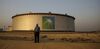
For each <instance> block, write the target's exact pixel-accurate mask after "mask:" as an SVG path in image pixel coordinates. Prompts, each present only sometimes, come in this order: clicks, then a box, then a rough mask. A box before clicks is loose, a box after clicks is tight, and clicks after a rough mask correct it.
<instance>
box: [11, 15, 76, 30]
mask: <svg viewBox="0 0 100 49" xmlns="http://www.w3.org/2000/svg"><path fill="white" fill-rule="evenodd" d="M43 16H52V17H55V29H54V30H68V31H74V30H75V29H74V19H72V18H69V17H65V16H56V15H23V16H18V17H15V18H13V19H12V29H13V30H34V28H35V25H36V24H39V26H40V29H41V30H45V29H43V28H42V17H43Z"/></svg>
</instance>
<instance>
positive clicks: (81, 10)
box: [0, 0, 100, 31]
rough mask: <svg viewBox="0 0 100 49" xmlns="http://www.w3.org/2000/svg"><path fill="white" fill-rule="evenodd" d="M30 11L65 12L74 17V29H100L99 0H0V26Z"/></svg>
mask: <svg viewBox="0 0 100 49" xmlns="http://www.w3.org/2000/svg"><path fill="white" fill-rule="evenodd" d="M30 11H32V12H49V11H51V12H53V13H62V14H65V13H67V14H68V15H71V16H74V17H75V18H76V19H75V30H76V31H100V0H0V27H3V26H7V25H9V24H10V23H11V17H12V16H13V15H16V14H21V13H26V12H30Z"/></svg>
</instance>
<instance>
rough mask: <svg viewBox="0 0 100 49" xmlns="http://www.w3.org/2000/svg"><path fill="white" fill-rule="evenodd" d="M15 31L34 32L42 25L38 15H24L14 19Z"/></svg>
mask: <svg viewBox="0 0 100 49" xmlns="http://www.w3.org/2000/svg"><path fill="white" fill-rule="evenodd" d="M12 22H13V26H12V27H13V30H33V29H34V27H35V25H36V24H40V22H41V18H40V17H39V16H38V15H34V16H33V15H24V16H18V17H16V18H13V20H12Z"/></svg>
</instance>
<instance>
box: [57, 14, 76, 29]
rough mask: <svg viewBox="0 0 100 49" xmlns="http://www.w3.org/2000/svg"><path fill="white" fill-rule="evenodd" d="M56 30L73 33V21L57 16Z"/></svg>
mask: <svg viewBox="0 0 100 49" xmlns="http://www.w3.org/2000/svg"><path fill="white" fill-rule="evenodd" d="M56 30H68V31H74V30H75V29H74V19H72V18H69V17H64V16H57V17H56Z"/></svg>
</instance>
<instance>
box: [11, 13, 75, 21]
mask: <svg viewBox="0 0 100 49" xmlns="http://www.w3.org/2000/svg"><path fill="white" fill-rule="evenodd" d="M23 15H58V16H65V17H70V18H73V19H75V17H73V16H70V15H67V14H58V13H51V12H49V13H23V14H17V15H14V16H12V18H15V17H18V16H23Z"/></svg>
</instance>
